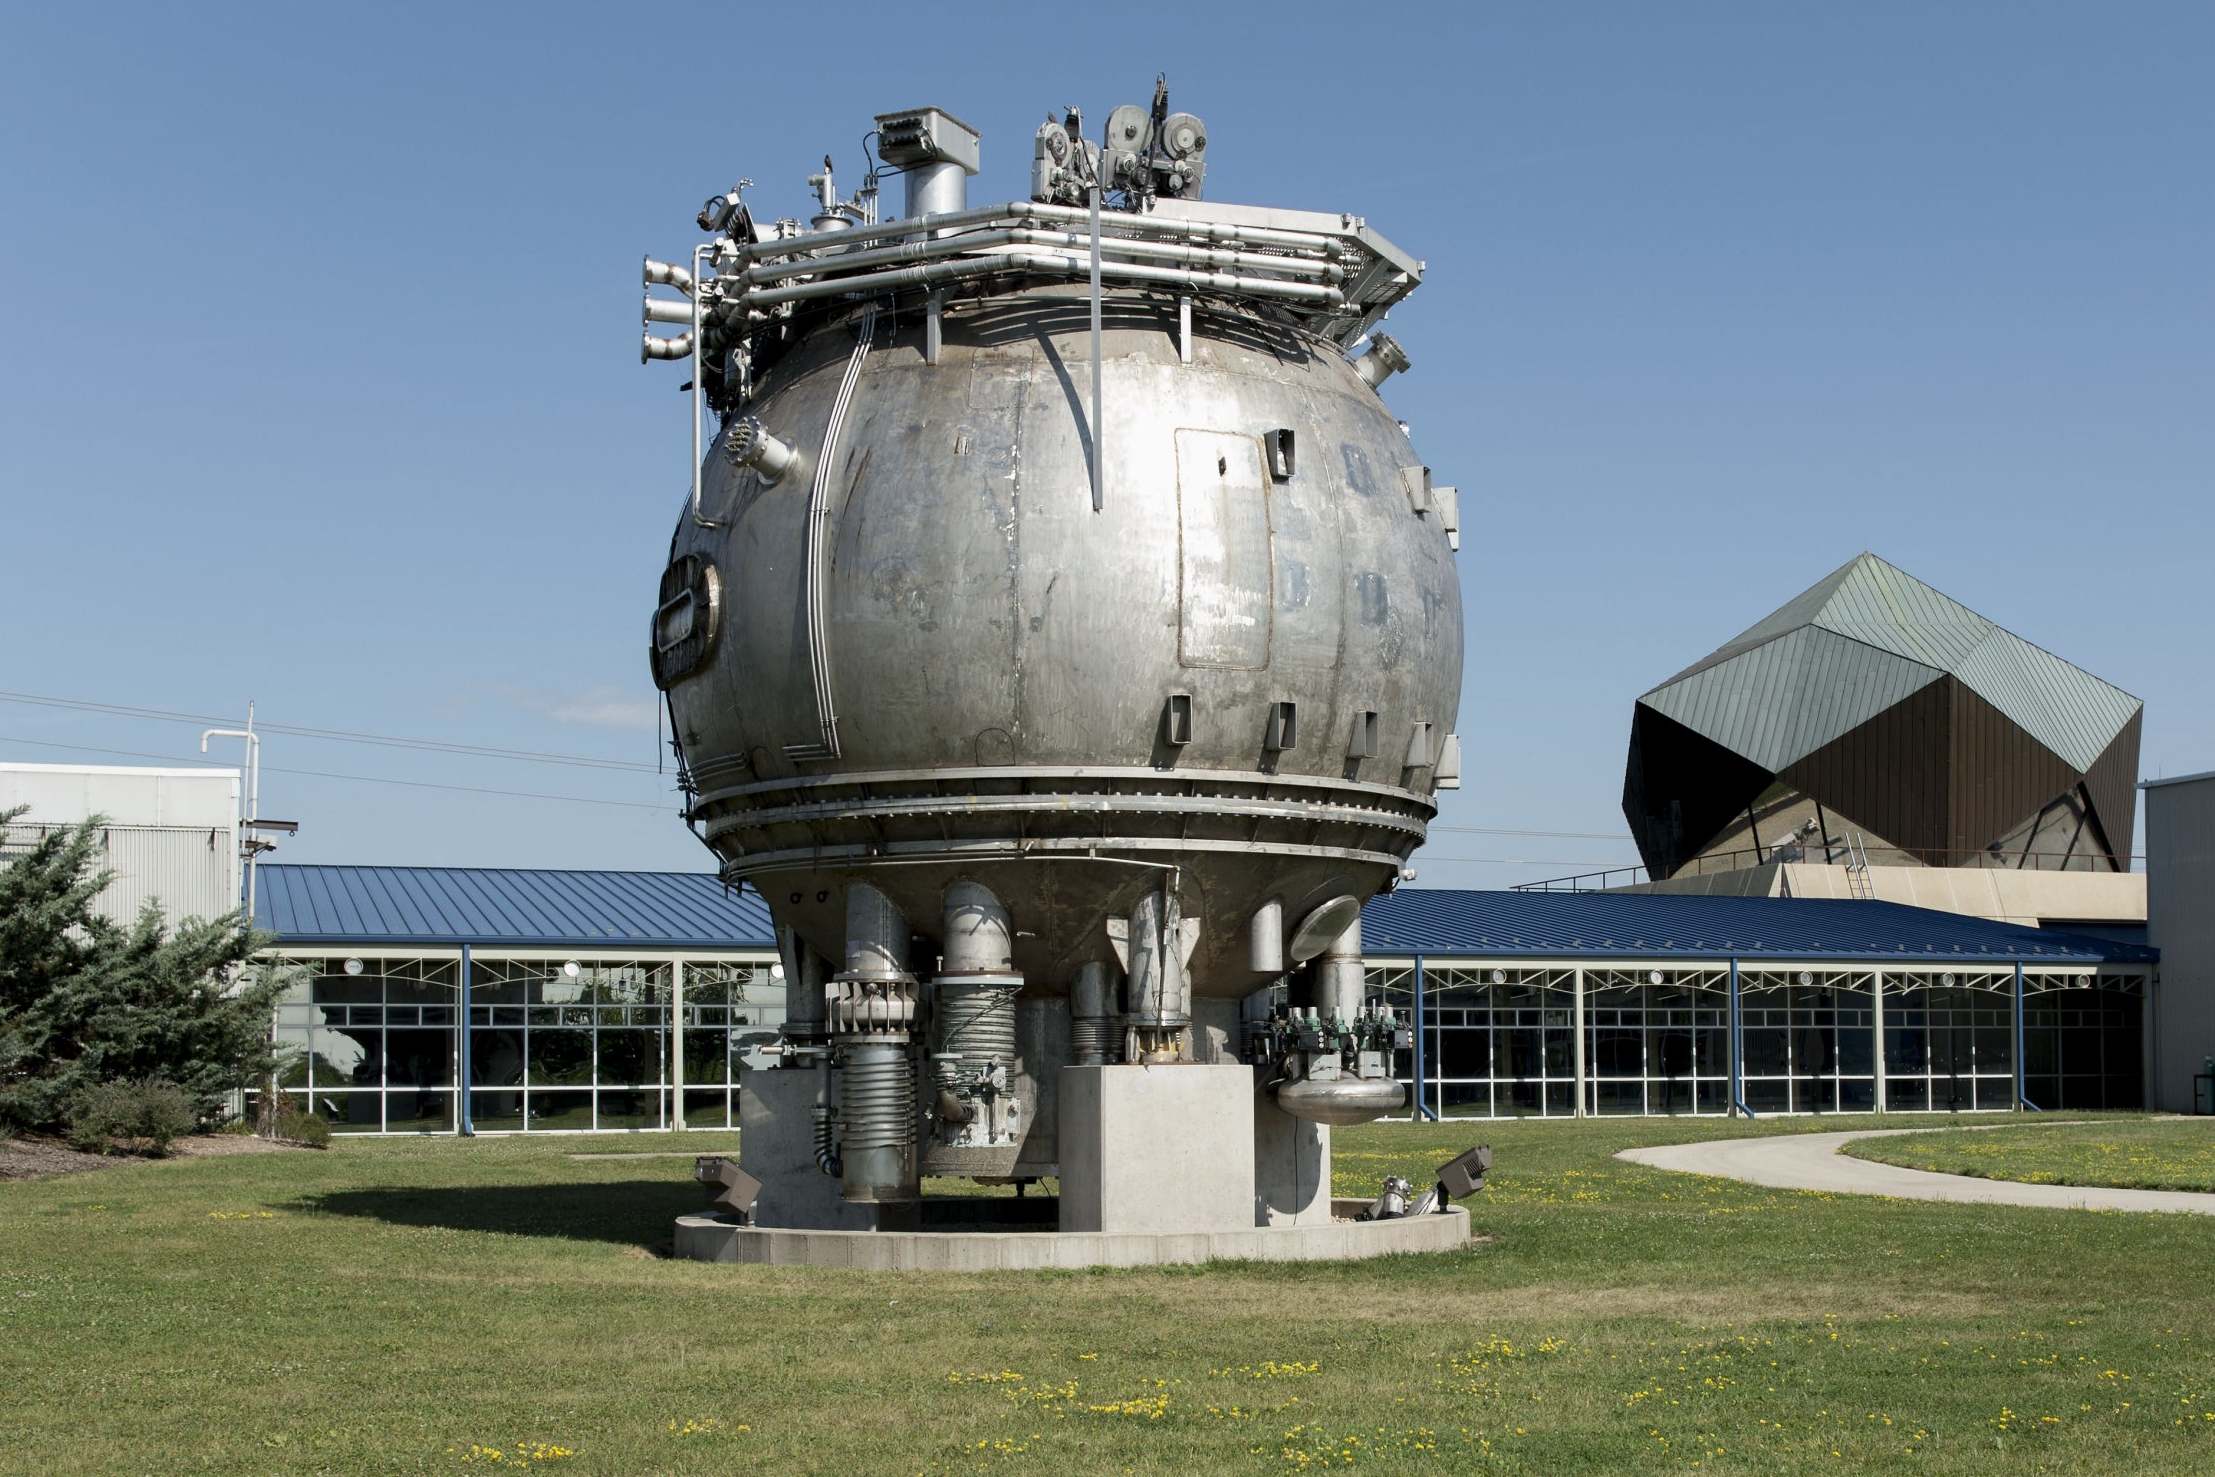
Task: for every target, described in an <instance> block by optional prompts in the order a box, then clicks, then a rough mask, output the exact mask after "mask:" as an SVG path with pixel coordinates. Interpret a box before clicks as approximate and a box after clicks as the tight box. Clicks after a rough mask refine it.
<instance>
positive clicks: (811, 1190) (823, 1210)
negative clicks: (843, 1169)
mask: <svg viewBox="0 0 2215 1477" xmlns="http://www.w3.org/2000/svg"><path fill="white" fill-rule="evenodd" d="M818 1080H819V1079H818V1074H817V1073H815V1072H810V1071H788V1070H785V1069H783V1068H778V1067H772V1068H768V1069H761V1070H757V1069H755V1068H751V1067H741V1068H740V1069H739V1073H738V1164H739V1168H741V1169H743V1170H745V1171H746V1172H747V1173H748V1174H750V1175H752V1176H753V1177H754V1178H755V1179H758V1180H760V1181H761V1198H760V1199H759V1200H757V1201H755V1202H754V1224H755V1225H757V1226H787V1227H801V1228H805V1229H808V1230H817V1231H873V1230H875V1229H876V1228H877V1211H876V1209H875V1208H874V1207H872V1206H867V1205H849V1204H847V1203H846V1202H845V1201H844V1200H842V1199H840V1198H839V1194H838V1190H839V1182H838V1181H837V1180H835V1179H833V1178H832V1177H831V1176H829V1175H827V1174H825V1173H823V1172H822V1171H821V1170H819V1169H817V1168H816V1167H815V1122H814V1117H813V1112H814V1108H815V1092H816V1087H817V1085H818Z"/></svg>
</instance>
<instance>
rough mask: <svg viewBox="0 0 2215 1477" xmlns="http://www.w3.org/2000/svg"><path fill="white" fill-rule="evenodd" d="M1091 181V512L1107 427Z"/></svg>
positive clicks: (1099, 494) (1097, 505)
mask: <svg viewBox="0 0 2215 1477" xmlns="http://www.w3.org/2000/svg"><path fill="white" fill-rule="evenodd" d="M1098 169H1099V166H1098V165H1097V164H1095V165H1094V166H1093V170H1094V177H1093V180H1092V191H1091V197H1092V198H1091V203H1092V511H1093V512H1095V513H1097V512H1099V511H1100V509H1101V508H1102V507H1104V506H1105V505H1106V497H1107V494H1106V491H1105V488H1104V485H1103V481H1102V479H1103V478H1104V477H1105V476H1106V475H1107V434H1106V432H1107V428H1106V427H1105V426H1103V425H1101V424H1100V181H1099V177H1098Z"/></svg>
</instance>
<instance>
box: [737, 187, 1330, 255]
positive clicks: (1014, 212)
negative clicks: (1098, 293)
mask: <svg viewBox="0 0 2215 1477" xmlns="http://www.w3.org/2000/svg"><path fill="white" fill-rule="evenodd" d="M1010 219H1014V220H1035V221H1054V222H1061V223H1066V224H1071V225H1080V224H1081V225H1084V226H1085V227H1086V228H1087V229H1088V230H1089V229H1090V225H1091V212H1089V211H1086V210H1083V209H1080V208H1079V207H1077V206H1074V205H1046V204H1042V203H1040V202H1038V201H1035V200H1010V201H1008V202H1007V203H1005V204H1003V205H986V206H980V207H979V208H977V209H975V210H964V211H961V212H959V213H958V214H955V215H942V216H939V217H937V218H936V219H934V220H933V221H932V222H931V228H932V230H933V231H944V230H948V229H958V228H961V227H966V226H989V225H997V224H1000V223H1003V222H1005V221H1008V220H1010ZM1115 229H1116V230H1118V231H1131V232H1137V233H1143V234H1145V235H1150V236H1167V237H1171V238H1180V237H1181V238H1183V239H1185V240H1190V241H1217V242H1223V241H1238V242H1244V243H1245V244H1247V245H1251V246H1281V247H1289V248H1292V249H1294V250H1306V251H1320V252H1324V253H1325V254H1327V255H1330V256H1334V257H1335V256H1341V255H1343V254H1345V252H1346V250H1347V247H1346V245H1345V239H1344V238H1342V237H1338V236H1325V235H1319V234H1317V233H1315V232H1312V231H1281V230H1276V229H1274V228H1272V227H1268V226H1234V225H1231V224H1229V223H1228V222H1225V221H1192V220H1178V219H1173V218H1170V217H1165V216H1149V215H1123V214H1120V213H1119V214H1118V215H1117V216H1116V220H1115ZM914 230H915V223H914V222H913V221H907V220H900V221H885V222H880V223H878V224H877V225H874V226H858V227H855V228H853V229H850V230H844V231H814V232H809V233H807V234H805V235H800V236H787V237H785V238H783V239H782V240H768V241H757V242H752V243H749V244H748V245H746V246H745V247H743V248H740V249H739V251H738V252H737V254H736V255H737V258H738V260H739V261H742V262H758V261H769V260H773V259H775V258H778V257H787V256H799V255H802V254H804V253H807V252H811V251H815V250H817V249H819V248H821V247H824V246H834V245H835V246H840V247H845V246H852V245H859V244H860V243H861V242H864V241H879V240H882V239H884V238H885V237H887V236H906V235H911V234H913V232H914Z"/></svg>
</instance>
